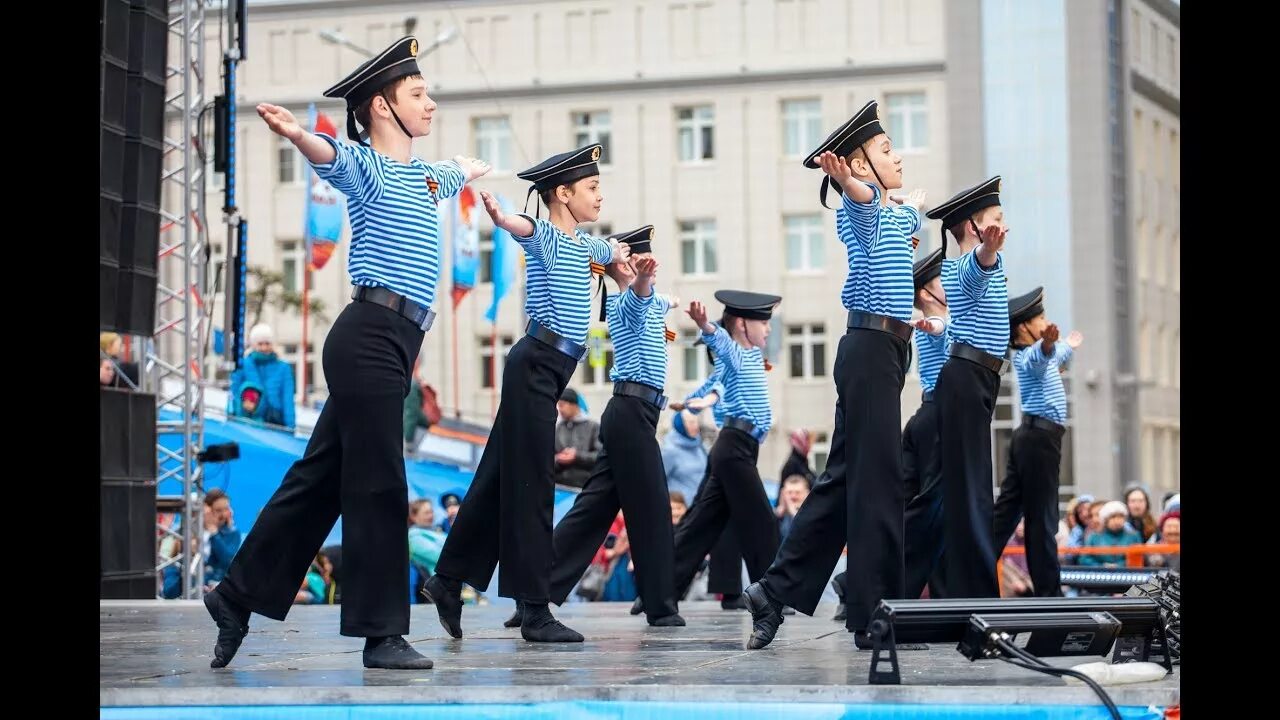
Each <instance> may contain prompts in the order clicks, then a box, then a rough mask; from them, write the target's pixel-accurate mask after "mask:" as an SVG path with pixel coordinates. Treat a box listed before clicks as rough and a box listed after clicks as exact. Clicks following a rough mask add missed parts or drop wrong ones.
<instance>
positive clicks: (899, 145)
mask: <svg viewBox="0 0 1280 720" xmlns="http://www.w3.org/2000/svg"><path fill="white" fill-rule="evenodd" d="M884 99H885V102H884V104H885V106H886V107H887V108H888V110H889V127H888V128H887V129H888V131H889V137H890V139H892V140H893V149H894V150H898V151H900V152H901V151H909V150H927V149H928V148H929V110H928V105H927V104H926V103H925V97H924V93H922V92H915V93H889V94H888V95H885V98H884Z"/></svg>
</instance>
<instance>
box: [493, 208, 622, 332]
mask: <svg viewBox="0 0 1280 720" xmlns="http://www.w3.org/2000/svg"><path fill="white" fill-rule="evenodd" d="M519 215H520V217H523V218H525V219H526V220H528V221H529V222H531V223H533V235H531V236H529V237H520V236H519V235H516V234H514V233H513V234H512V235H511V237H512V238H514V239H515V241H516V242H518V243H520V247H522V248H524V254H525V258H526V259H527V262H526V263H525V286H526V287H527V288H528V295H527V297H526V298H525V301H524V312H525V314H526V315H528V316H529V317H531V318H533V319H534V320H537V321H538V323H539V324H541V325H542V326H543V327H545V328H547V329H548V330H551V331H553V332H555V333H556V334H558V335H560V336H561V337H564V338H565V339H567V340H572V341H573V342H576V343H578V344H579V345H581V344H583V343H585V342H586V341H587V329H588V328H589V327H590V325H591V289H592V287H594V285H595V283H594V278H593V277H592V275H591V262H592V261H593V260H594V261H595V262H598V263H600V264H601V265H608V264H609V262H610V261H611V260H612V259H613V246H612V245H610V244H609V243H607V242H605V241H604V240H601V239H600V238H598V237H595V236H593V235H591V234H590V233H588V232H586V231H585V230H580V229H579V230H576V231H575V232H574V234H575V235H576V237H573V238H571V237H569V236H568V235H565V234H564V232H562V231H561V230H560V228H557V227H556V226H555V225H552V224H551V223H550V222H549V221H547V220H543V219H541V218H539V219H537V220H535V219H533V218H532V217H530V216H529V215H526V214H524V213H519Z"/></svg>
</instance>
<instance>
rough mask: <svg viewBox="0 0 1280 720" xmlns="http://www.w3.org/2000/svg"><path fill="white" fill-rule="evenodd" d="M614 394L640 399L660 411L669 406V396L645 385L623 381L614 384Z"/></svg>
mask: <svg viewBox="0 0 1280 720" xmlns="http://www.w3.org/2000/svg"><path fill="white" fill-rule="evenodd" d="M613 394H614V395H626V396H628V397H634V398H640V399H641V400H644V401H645V402H647V403H649V404H650V405H653V406H654V407H656V408H658V409H659V410H661V409H663V408H665V407H666V406H667V396H666V395H663V394H662V391H661V390H658V389H657V388H654V387H652V386H650V385H645V384H644V383H638V382H631V381H630V380H621V381H619V382H616V383H614V384H613Z"/></svg>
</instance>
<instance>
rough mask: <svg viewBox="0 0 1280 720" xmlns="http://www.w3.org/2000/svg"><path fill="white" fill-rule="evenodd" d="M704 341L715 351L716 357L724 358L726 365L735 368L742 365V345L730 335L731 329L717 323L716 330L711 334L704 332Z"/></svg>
mask: <svg viewBox="0 0 1280 720" xmlns="http://www.w3.org/2000/svg"><path fill="white" fill-rule="evenodd" d="M702 341H703V342H705V343H706V344H707V345H708V346H709V347H710V348H711V349H712V350H713V351H715V354H716V357H719V358H722V359H723V360H724V362H725V365H728V366H729V367H730V368H732V369H733V370H737V369H738V368H739V367H741V366H742V346H741V345H739V344H738V343H736V342H734V341H733V338H731V337H729V331H727V330H725V329H724V328H723V327H722V326H720V325H716V331H715V332H714V333H712V334H711V335H707V334H705V333H704V334H703V335H702Z"/></svg>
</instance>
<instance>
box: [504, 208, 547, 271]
mask: <svg viewBox="0 0 1280 720" xmlns="http://www.w3.org/2000/svg"><path fill="white" fill-rule="evenodd" d="M516 214H517V215H519V216H520V217H522V218H524V219H525V220H528V221H529V222H530V223H532V224H533V234H532V235H529V236H528V237H521V236H519V235H516V234H515V233H511V239H512V240H515V241H516V242H517V243H519V244H520V247H522V248H524V251H525V252H526V253H528V254H529V257H530V258H531V259H532V260H534V261H535V262H537V263H538V264H539V265H541V266H542V267H544V268H546V269H548V270H550V269H551V268H552V267H554V266H555V263H556V228H555V226H554V225H552V224H551V223H550V222H547V221H546V220H543V219H541V218H539V219H537V220H535V219H534V218H532V217H530V216H529V215H527V214H525V213H516Z"/></svg>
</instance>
